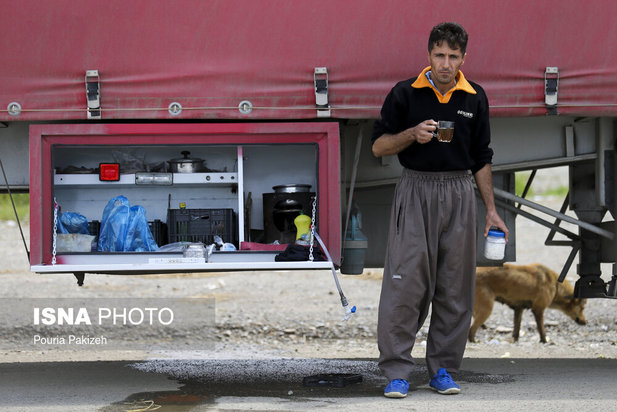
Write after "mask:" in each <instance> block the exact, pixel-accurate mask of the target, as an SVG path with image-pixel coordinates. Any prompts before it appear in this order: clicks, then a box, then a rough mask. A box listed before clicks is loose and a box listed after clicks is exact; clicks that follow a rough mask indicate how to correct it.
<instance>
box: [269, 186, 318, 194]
mask: <svg viewBox="0 0 617 412" xmlns="http://www.w3.org/2000/svg"><path fill="white" fill-rule="evenodd" d="M310 188H311V185H307V184H291V185H278V186H272V189H274V191H275V192H276V193H297V192H308V191H309V189H310Z"/></svg>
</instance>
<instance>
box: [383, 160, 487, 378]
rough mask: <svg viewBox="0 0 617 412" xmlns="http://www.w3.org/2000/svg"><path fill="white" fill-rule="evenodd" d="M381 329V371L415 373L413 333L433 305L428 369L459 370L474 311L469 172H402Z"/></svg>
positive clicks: (393, 374) (472, 211) (394, 210)
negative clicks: (413, 370)
mask: <svg viewBox="0 0 617 412" xmlns="http://www.w3.org/2000/svg"><path fill="white" fill-rule="evenodd" d="M389 230H390V232H389V235H388V248H387V252H386V262H385V265H384V273H383V283H382V287H381V297H380V301H379V318H378V327H377V336H378V345H379V353H380V356H379V368H380V369H381V371H382V373H383V374H384V375H385V376H386V377H387V378H388V380H393V379H407V380H409V375H410V374H411V372H412V365H413V358H412V356H411V350H412V348H413V345H414V342H415V339H416V333H417V332H418V331H419V330H420V328H421V327H422V324H423V323H424V320H425V319H426V317H427V315H428V311H429V306H430V305H431V304H432V310H431V319H430V326H429V331H428V337H427V345H426V364H427V367H428V372H429V375H430V376H431V377H432V376H434V375H435V374H436V373H437V370H438V369H440V368H446V369H447V370H448V371H449V372H456V371H458V368H459V367H460V364H461V361H462V359H463V353H464V351H465V344H466V341H467V335H468V331H469V325H470V321H471V315H472V311H473V299H474V289H475V270H476V200H475V194H474V189H473V185H472V181H471V175H470V174H469V172H466V171H465V172H463V171H461V172H417V171H413V170H409V169H405V170H404V171H403V175H402V176H401V179H400V180H399V182H398V184H397V186H396V191H395V196H394V203H393V205H392V215H391V217H390V229H389Z"/></svg>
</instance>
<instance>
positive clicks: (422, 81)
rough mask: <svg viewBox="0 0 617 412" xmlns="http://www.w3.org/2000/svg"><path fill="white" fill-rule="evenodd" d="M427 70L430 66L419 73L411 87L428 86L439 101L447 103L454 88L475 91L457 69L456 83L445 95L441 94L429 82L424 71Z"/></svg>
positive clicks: (471, 92) (472, 92)
mask: <svg viewBox="0 0 617 412" xmlns="http://www.w3.org/2000/svg"><path fill="white" fill-rule="evenodd" d="M429 70H431V67H430V66H429V67H427V68H425V69H424V70H422V73H420V75H419V76H418V78H417V79H416V81H415V82H413V83H412V84H411V87H414V88H416V89H421V88H423V87H429V88H431V89H433V91H434V92H435V96H437V99H438V100H439V103H448V102H449V101H450V98H451V97H452V93H454V91H456V90H462V91H464V92H467V93H470V94H476V93H477V92H476V91H475V89H474V88H473V86H472V85H471V84H469V82H468V81H467V79H465V76H464V75H463V72H462V71H460V70H459V72H458V73H457V74H456V85H455V86H454V87H453V88H451V89H450V90H448V92H447V93H446V94H445V95H442V94H441V93H440V92H439V90H437V89H436V88H435V86H433V85H432V84H431V82H429V81H428V79H427V78H426V72H427V71H429Z"/></svg>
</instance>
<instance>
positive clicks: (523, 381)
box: [0, 358, 617, 412]
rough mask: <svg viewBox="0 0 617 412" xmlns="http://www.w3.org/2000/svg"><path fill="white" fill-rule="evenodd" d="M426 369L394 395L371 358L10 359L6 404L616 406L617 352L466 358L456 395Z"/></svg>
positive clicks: (31, 407) (104, 407) (2, 383)
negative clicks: (336, 382)
mask: <svg viewBox="0 0 617 412" xmlns="http://www.w3.org/2000/svg"><path fill="white" fill-rule="evenodd" d="M316 372H321V373H324V374H329V375H328V377H329V378H331V377H338V375H336V376H335V375H334V374H335V373H336V374H351V375H354V374H359V375H361V376H362V377H363V380H362V382H361V383H352V384H349V385H348V386H345V387H330V386H309V387H307V386H303V378H304V377H305V376H313V375H314V374H315V373H316ZM425 375H426V368H425V367H424V366H423V365H422V364H419V365H418V366H417V371H416V372H415V373H414V375H413V377H412V379H411V384H412V388H413V389H412V391H411V392H410V394H409V396H408V397H407V398H405V399H387V398H384V397H383V396H382V390H383V386H384V383H385V381H384V378H382V377H381V376H380V375H379V373H378V371H377V368H376V365H375V362H374V361H373V360H362V359H350V360H340V359H338V360H335V359H332V360H328V359H289V358H288V359H282V358H275V359H262V360H242V359H239V360H193V361H177V360H166V361H145V362H144V361H137V362H129V361H112V362H105V361H98V362H44V363H40V362H38V363H35V362H33V363H4V364H0V410H3V411H39V410H40V411H127V410H130V411H138V410H154V409H155V408H157V407H158V409H157V410H159V411H201V410H221V411H230V410H262V411H263V410H286V411H302V410H312V409H320V410H341V411H373V412H374V411H381V410H383V411H391V410H406V411H416V410H417V411H424V410H431V411H442V410H443V411H446V410H448V411H562V412H563V411H575V410H585V411H596V410H597V411H600V410H601V411H612V410H617V402H615V401H616V400H617V386H616V385H615V382H616V380H615V377H616V376H617V360H616V359H510V358H505V359H466V360H465V361H464V364H463V370H462V371H461V373H460V374H459V375H457V376H456V377H455V379H456V380H457V381H458V382H459V383H460V385H461V388H462V393H461V394H459V395H450V396H444V395H439V394H437V393H435V392H433V391H431V390H430V389H429V388H428V385H427V379H426V376H425ZM322 380H323V379H322ZM313 382H316V381H313Z"/></svg>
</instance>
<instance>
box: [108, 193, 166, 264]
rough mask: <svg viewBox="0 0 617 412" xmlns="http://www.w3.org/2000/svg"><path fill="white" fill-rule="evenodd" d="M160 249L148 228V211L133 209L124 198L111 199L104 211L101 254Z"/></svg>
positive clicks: (139, 208)
mask: <svg viewBox="0 0 617 412" xmlns="http://www.w3.org/2000/svg"><path fill="white" fill-rule="evenodd" d="M157 249H158V245H157V244H156V242H155V241H154V236H152V232H151V231H150V227H149V226H148V220H147V219H146V209H144V208H143V207H142V206H133V207H131V206H130V204H129V201H128V199H127V198H126V197H124V196H117V197H114V198H113V199H111V200H110V201H109V202H108V203H107V206H105V209H104V210H103V217H102V219H101V232H100V234H99V243H98V247H97V250H98V251H99V252H150V251H155V250H157Z"/></svg>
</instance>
